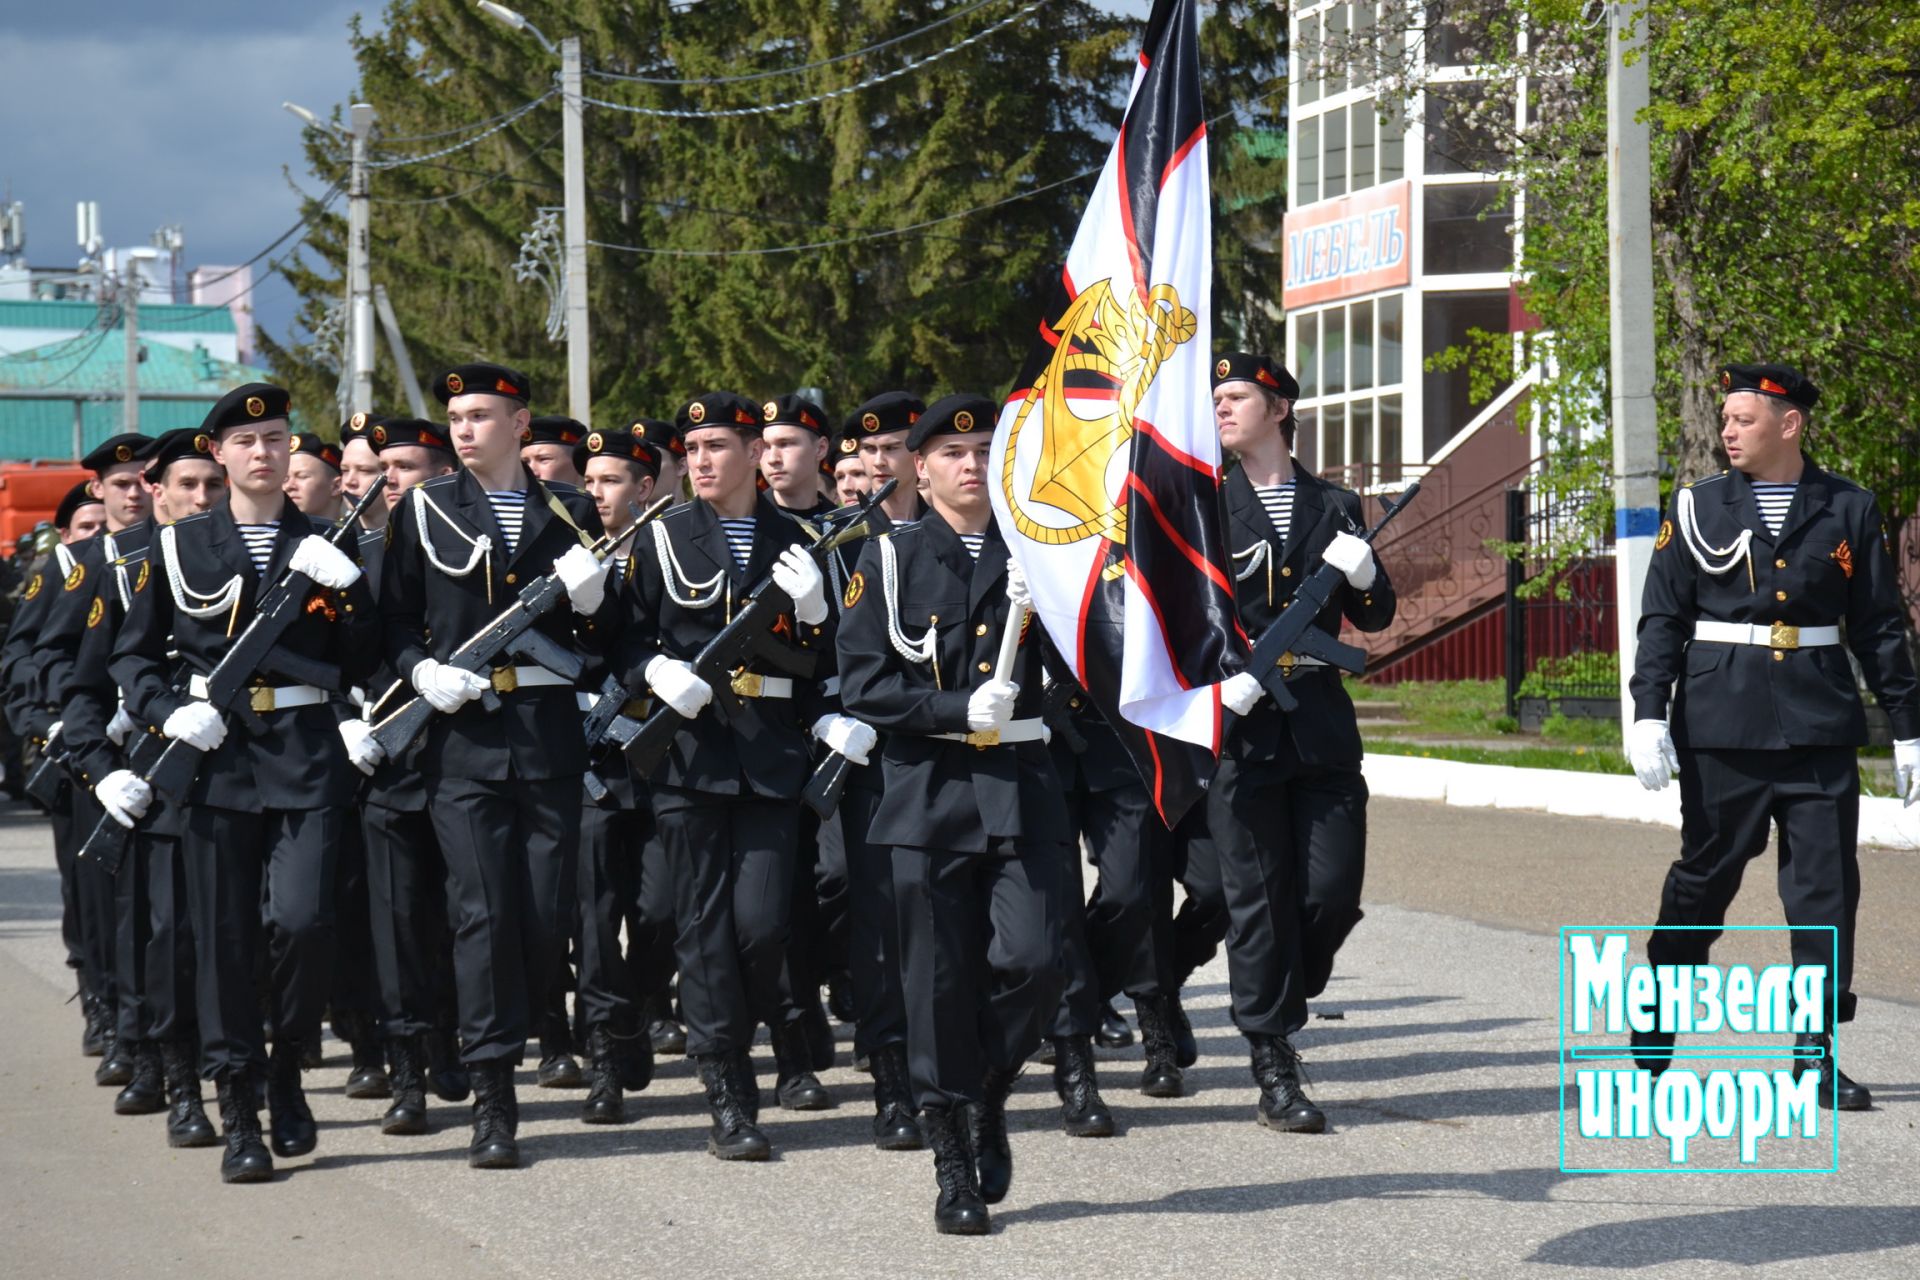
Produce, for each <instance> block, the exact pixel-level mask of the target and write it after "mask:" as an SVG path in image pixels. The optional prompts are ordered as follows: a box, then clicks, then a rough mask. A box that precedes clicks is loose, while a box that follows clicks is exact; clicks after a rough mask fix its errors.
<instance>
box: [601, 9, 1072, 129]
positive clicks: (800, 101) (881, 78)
mask: <svg viewBox="0 0 1920 1280" xmlns="http://www.w3.org/2000/svg"><path fill="white" fill-rule="evenodd" d="M1051 3H1052V0H1032V3H1030V4H1028V5H1026V6H1025V7H1024V8H1021V9H1017V10H1015V11H1014V12H1013V13H1011V14H1008V15H1007V16H1006V17H1004V18H1002V19H1000V21H998V22H996V23H994V24H992V25H991V26H988V27H983V28H981V29H980V30H979V31H976V32H974V33H973V34H972V35H970V36H968V37H967V38H966V39H964V40H961V41H959V42H958V43H957V44H954V45H951V46H949V47H948V48H945V49H942V50H940V51H939V52H938V53H930V54H928V55H927V56H926V57H924V58H917V59H908V60H907V61H906V62H905V63H903V64H902V65H901V66H899V67H896V68H895V69H893V70H892V71H885V72H882V73H881V74H879V75H877V76H872V77H869V78H868V79H865V80H862V81H859V82H858V83H856V84H849V85H843V86H842V87H840V88H838V89H829V90H827V91H826V92H824V93H816V94H812V95H810V96H808V97H805V98H794V99H792V100H790V101H787V102H772V103H768V104H766V105H765V106H759V107H727V108H724V109H721V110H716V111H696V110H692V109H690V108H676V107H636V106H631V105H629V104H627V103H624V102H609V101H607V100H606V99H605V98H593V97H589V96H587V95H586V94H584V93H583V94H581V95H580V100H581V101H582V102H588V103H592V104H593V105H594V106H596V107H604V108H606V109H607V110H609V111H623V112H626V113H627V114H629V115H636V116H655V117H659V118H663V119H669V120H724V119H735V118H738V117H741V116H761V115H769V114H771V113H773V112H775V111H791V110H793V109H794V108H796V107H811V106H815V105H817V104H819V103H822V102H830V101H832V100H833V99H835V98H844V97H846V96H847V95H848V94H850V93H858V92H860V91H861V90H862V89H871V88H873V87H874V86H875V85H880V84H885V83H886V82H887V81H889V80H898V79H899V78H900V77H901V76H904V75H906V74H907V73H908V72H910V71H918V70H919V69H920V68H922V67H925V66H930V65H932V64H933V63H935V62H938V61H940V60H941V59H942V58H946V57H950V56H952V55H953V54H956V53H958V52H960V51H961V50H962V49H964V48H966V47H967V46H968V45H972V44H977V43H978V42H980V41H981V40H984V39H986V38H987V37H988V36H990V35H992V34H994V33H995V32H996V31H999V30H1000V29H1002V28H1003V27H1008V26H1011V25H1013V24H1014V23H1016V22H1018V21H1019V20H1020V19H1022V18H1024V17H1026V16H1027V15H1028V14H1030V13H1032V12H1033V11H1034V10H1036V9H1039V8H1042V7H1044V6H1045V5H1048V4H1051Z"/></svg>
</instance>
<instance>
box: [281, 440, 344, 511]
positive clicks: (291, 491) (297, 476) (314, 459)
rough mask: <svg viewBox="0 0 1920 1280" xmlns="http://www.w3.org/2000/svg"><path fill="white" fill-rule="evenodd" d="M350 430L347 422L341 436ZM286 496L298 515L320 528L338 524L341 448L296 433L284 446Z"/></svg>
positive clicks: (327, 441) (341, 487) (340, 491)
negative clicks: (319, 524) (296, 509)
mask: <svg viewBox="0 0 1920 1280" xmlns="http://www.w3.org/2000/svg"><path fill="white" fill-rule="evenodd" d="M352 429H353V423H352V420H351V419H349V420H348V422H347V424H346V427H345V428H344V429H343V430H342V432H341V435H342V438H343V439H344V438H345V437H346V436H347V435H348V434H349V433H350V432H351V431H352ZM287 448H288V455H289V456H288V458H287V496H288V497H289V498H292V499H293V505H294V506H296V507H298V508H300V510H301V512H302V513H304V514H306V515H310V516H312V517H313V518H314V519H315V520H318V521H320V523H322V524H338V523H339V522H340V517H341V516H343V515H345V514H346V508H345V507H344V506H343V505H342V504H341V501H340V499H341V495H342V494H344V493H345V492H346V488H345V483H344V480H343V477H342V475H341V470H340V459H341V454H340V446H339V445H338V444H335V443H334V442H333V441H331V440H322V439H321V438H320V437H319V436H317V435H315V434H314V433H313V432H311V431H296V432H294V433H293V435H292V437H291V439H290V440H289V442H288V445H287Z"/></svg>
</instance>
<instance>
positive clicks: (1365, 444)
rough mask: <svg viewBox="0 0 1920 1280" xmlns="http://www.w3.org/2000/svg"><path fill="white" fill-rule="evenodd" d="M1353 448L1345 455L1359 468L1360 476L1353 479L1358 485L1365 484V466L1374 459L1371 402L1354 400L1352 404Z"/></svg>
mask: <svg viewBox="0 0 1920 1280" xmlns="http://www.w3.org/2000/svg"><path fill="white" fill-rule="evenodd" d="M1351 407H1352V412H1353V448H1352V449H1350V450H1349V451H1348V453H1347V456H1348V458H1349V459H1351V460H1352V461H1353V462H1354V463H1355V464H1357V465H1358V466H1359V467H1360V468H1361V471H1360V474H1359V475H1357V476H1355V477H1354V479H1355V481H1356V482H1357V483H1359V484H1365V483H1366V482H1367V476H1366V470H1365V468H1366V465H1367V463H1369V462H1371V461H1372V460H1373V457H1374V453H1373V401H1371V400H1355V401H1354V402H1353V405H1352V406H1351Z"/></svg>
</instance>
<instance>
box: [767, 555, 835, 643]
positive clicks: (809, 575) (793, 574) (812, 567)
mask: <svg viewBox="0 0 1920 1280" xmlns="http://www.w3.org/2000/svg"><path fill="white" fill-rule="evenodd" d="M773 585H774V586H776V587H779V588H780V589H781V590H782V591H784V592H786V593H787V596H788V598H790V599H791V600H792V601H793V616H794V619H795V620H796V621H798V622H801V623H804V624H805V625H807V626H809V627H812V626H818V625H819V624H820V623H822V622H825V621H826V620H827V589H826V580H825V579H824V578H822V577H821V576H820V566H819V565H817V564H815V563H814V562H813V557H812V556H810V555H808V554H807V553H806V552H805V551H804V550H803V549H801V548H800V547H788V548H787V549H786V550H785V551H782V552H781V553H780V558H779V559H778V560H776V561H774V563H773Z"/></svg>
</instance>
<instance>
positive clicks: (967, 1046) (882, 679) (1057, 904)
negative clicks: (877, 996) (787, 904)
mask: <svg viewBox="0 0 1920 1280" xmlns="http://www.w3.org/2000/svg"><path fill="white" fill-rule="evenodd" d="M996 413H997V406H996V405H995V404H994V402H993V401H991V400H989V399H986V398H985V397H982V396H969V395H955V396H947V397H945V398H943V399H941V400H940V401H938V402H937V403H935V404H934V405H932V406H930V407H929V408H928V409H927V410H926V412H925V413H924V414H920V415H918V416H917V420H916V421H915V422H914V424H913V427H912V430H911V432H910V433H909V435H908V437H907V440H906V443H907V446H908V447H909V449H910V450H911V451H912V452H913V454H914V455H915V458H916V468H915V469H916V471H917V473H918V477H916V478H920V477H923V478H924V479H925V481H926V483H927V491H928V495H929V502H930V508H929V510H928V511H927V513H926V515H924V516H923V517H922V518H921V519H920V520H919V521H918V522H917V523H914V524H911V525H907V526H905V527H902V528H900V529H898V530H897V531H895V532H893V533H890V534H885V535H882V536H881V537H879V538H877V539H873V540H870V541H869V542H868V544H867V546H866V548H865V549H864V550H863V551H862V553H861V556H860V561H859V568H858V569H857V571H856V572H855V574H854V577H853V579H852V581H850V582H849V583H848V584H847V587H846V591H845V594H844V597H843V600H842V605H843V609H842V619H843V622H842V628H841V633H840V673H841V674H840V696H841V700H842V703H843V705H844V709H845V712H846V714H847V715H848V716H851V717H853V718H854V719H855V720H857V721H860V722H862V723H863V724H866V725H871V726H872V727H873V728H874V729H876V730H878V731H879V732H880V734H882V735H883V741H884V746H883V748H882V755H881V761H882V764H881V767H882V771H883V774H884V779H885V785H884V787H883V789H882V790H881V793H880V798H879V803H878V806H877V808H876V811H875V813H874V814H873V818H872V825H871V827H870V828H869V830H868V832H867V837H866V838H867V841H868V842H869V843H871V844H873V845H876V846H886V847H891V848H892V850H893V892H894V897H895V899H896V906H897V908H898V912H899V920H900V945H901V950H902V954H903V964H904V977H905V998H906V1014H907V1052H908V1061H909V1065H910V1070H911V1076H912V1083H913V1090H914V1094H915V1098H916V1101H917V1102H918V1104H919V1107H920V1115H921V1125H922V1128H923V1130H924V1131H925V1134H926V1140H927V1143H928V1145H930V1146H931V1147H932V1148H933V1153H934V1169H935V1174H936V1177H937V1179H938V1182H939V1186H940V1195H939V1199H938V1201H937V1202H936V1205H935V1209H934V1221H935V1225H936V1226H937V1227H938V1229H939V1230H940V1231H942V1232H945V1233H953V1234H968V1235H977V1234H983V1233H985V1232H986V1231H987V1230H988V1229H989V1221H988V1216H987V1208H986V1206H987V1205H988V1204H993V1203H997V1202H998V1201H999V1200H1001V1199H1002V1198H1003V1197H1004V1196H1005V1195H1006V1193H1007V1189H1008V1187H1009V1185H1010V1184H1011V1181H1012V1176H1013V1158H1012V1151H1011V1148H1010V1146H1009V1144H1008V1141H1007V1129H1006V1102H1007V1096H1008V1094H1009V1093H1010V1092H1011V1091H1012V1088H1013V1082H1014V1080H1015V1079H1016V1078H1017V1077H1018V1075H1019V1074H1020V1069H1021V1065H1022V1064H1023V1063H1024V1062H1025V1061H1026V1059H1027V1057H1028V1055H1030V1054H1031V1053H1032V1052H1033V1051H1034V1049H1035V1048H1036V1047H1038V1045H1039V1043H1040V1038H1041V1034H1042V1031H1043V1030H1044V1028H1045V1026H1046V1024H1047V1021H1048V1019H1050V1018H1051V1017H1052V1016H1053V1014H1054V1011H1055V1008H1056V1006H1057V1004H1058V1002H1059V999H1060V992H1061V988H1062V983H1063V975H1062V969H1061V964H1062V955H1061V952H1062V924H1063V915H1062V912H1063V911H1064V910H1065V909H1066V903H1067V901H1068V899H1069V898H1071V899H1072V900H1073V901H1074V902H1075V903H1077V901H1078V896H1077V894H1073V893H1071V892H1070V891H1069V890H1068V889H1067V888H1066V887H1065V886H1064V885H1063V883H1062V881H1063V872H1064V871H1065V869H1066V868H1067V866H1068V865H1069V863H1070V861H1071V860H1072V854H1071V852H1070V850H1069V848H1068V842H1069V841H1070V840H1071V839H1072V833H1071V832H1070V830H1069V828H1068V825H1067V815H1066V810H1065V807H1064V806H1063V805H1062V803H1061V797H1060V788H1059V780H1058V778H1057V777H1056V776H1055V774H1054V771H1053V762H1052V760H1051V758H1050V757H1049V756H1048V753H1047V747H1046V743H1045V726H1044V725H1043V724H1042V723H1041V721H1040V719H1039V710H1040V703H1041V671H1040V643H1039V635H1038V628H1037V627H1036V626H1034V625H1033V623H1032V620H1031V618H1030V615H1028V614H1027V613H1026V608H1027V605H1028V604H1029V603H1030V597H1029V595H1028V593H1027V590H1026V582H1025V579H1024V578H1022V577H1021V576H1020V574H1019V572H1018V570H1017V567H1015V566H1013V565H1012V562H1011V561H1010V559H1009V557H1008V553H1007V544H1006V542H1005V541H1004V540H1003V539H1002V538H1001V537H1000V534H999V531H998V529H997V528H996V527H995V525H994V522H993V511H992V508H991V506H990V505H989V504H988V498H987V483H988V477H987V453H988V450H989V448H990V447H991V443H992V438H993V424H994V421H995V417H996ZM1016 617H1018V618H1020V619H1024V621H1013V620H1012V619H1014V618H1016ZM1010 626H1013V627H1019V628H1020V631H1019V632H1017V633H1016V634H1015V636H1014V637H1013V641H1014V643H1016V644H1017V646H1018V647H1017V649H1014V650H1011V651H1010V652H1012V653H1013V654H1014V655H1015V657H1014V662H1013V664H1012V668H1011V670H1008V671H1001V670H1000V669H999V665H1000V660H999V656H998V655H999V653H1000V651H1001V648H1002V641H1003V638H1004V637H1005V635H1006V633H1007V631H1008V628H1009V627H1010ZM969 1129H970V1130H971V1132H970V1134H969V1132H968V1130H969Z"/></svg>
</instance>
